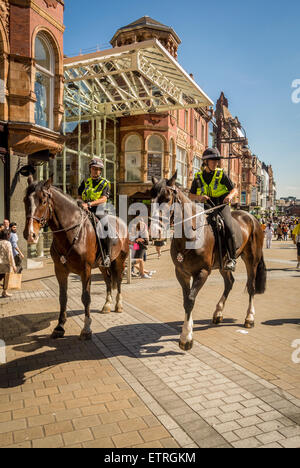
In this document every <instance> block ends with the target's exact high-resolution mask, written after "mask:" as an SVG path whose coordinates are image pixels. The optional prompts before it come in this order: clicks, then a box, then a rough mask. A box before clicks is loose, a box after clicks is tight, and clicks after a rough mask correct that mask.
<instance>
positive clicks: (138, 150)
mask: <svg viewBox="0 0 300 468" xmlns="http://www.w3.org/2000/svg"><path fill="white" fill-rule="evenodd" d="M132 137H136V138H137V141H138V142H139V145H138V147H137V148H136V149H133V150H129V151H128V150H127V149H126V148H127V145H128V141H129V140H130V139H131V138H132ZM124 149H125V151H124V156H125V157H124V163H125V182H128V183H141V182H142V142H141V140H140V137H139V135H138V134H133V135H128V136H127V138H126V140H125V145H124ZM130 155H131V156H133V155H135V156H137V155H139V160H140V165H139V166H135V167H137V169H139V174H140V175H139V179H138V180H128V170H127V157H129V156H130Z"/></svg>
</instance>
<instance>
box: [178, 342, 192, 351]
mask: <svg viewBox="0 0 300 468" xmlns="http://www.w3.org/2000/svg"><path fill="white" fill-rule="evenodd" d="M192 347H193V340H192V341H187V342H186V343H183V342H182V341H179V348H180V349H182V350H183V351H189V350H190V349H192Z"/></svg>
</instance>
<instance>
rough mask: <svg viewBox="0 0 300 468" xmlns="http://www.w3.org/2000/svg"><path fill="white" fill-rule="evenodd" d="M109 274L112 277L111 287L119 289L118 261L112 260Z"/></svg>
mask: <svg viewBox="0 0 300 468" xmlns="http://www.w3.org/2000/svg"><path fill="white" fill-rule="evenodd" d="M108 271H109V274H110V277H111V287H112V289H113V290H114V289H117V286H118V271H117V262H116V261H112V262H111V265H110V268H109V270H108Z"/></svg>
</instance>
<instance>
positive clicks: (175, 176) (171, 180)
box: [167, 171, 177, 187]
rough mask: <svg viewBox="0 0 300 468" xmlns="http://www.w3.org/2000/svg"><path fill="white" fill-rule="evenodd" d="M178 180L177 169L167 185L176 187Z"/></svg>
mask: <svg viewBox="0 0 300 468" xmlns="http://www.w3.org/2000/svg"><path fill="white" fill-rule="evenodd" d="M176 180H177V171H176V172H175V174H174V175H173V176H172V177H171V179H169V180H168V182H167V186H168V187H174V185H175V182H176Z"/></svg>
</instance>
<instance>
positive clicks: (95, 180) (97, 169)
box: [78, 157, 111, 268]
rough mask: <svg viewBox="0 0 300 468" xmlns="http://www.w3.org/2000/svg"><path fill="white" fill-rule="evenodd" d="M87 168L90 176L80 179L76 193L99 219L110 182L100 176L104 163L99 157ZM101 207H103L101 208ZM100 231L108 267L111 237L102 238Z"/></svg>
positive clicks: (105, 201) (104, 260)
mask: <svg viewBox="0 0 300 468" xmlns="http://www.w3.org/2000/svg"><path fill="white" fill-rule="evenodd" d="M89 168H90V177H89V178H88V179H87V180H85V181H84V180H83V181H82V183H81V185H80V187H79V189H78V195H79V196H80V197H81V199H82V200H83V203H82V205H81V206H82V208H83V209H84V210H87V211H91V212H92V213H94V214H95V215H96V216H97V218H99V219H101V218H102V217H103V215H104V207H105V205H106V203H107V201H108V199H109V196H110V182H109V181H108V180H106V179H105V178H104V177H102V170H103V168H104V164H103V161H102V159H101V158H97V157H94V158H93V159H92V160H91V161H90V164H89ZM101 207H102V208H103V209H102V210H101ZM99 212H100V214H99ZM100 232H101V230H100V231H99V232H98V229H97V235H98V237H100V238H99V243H101V247H102V248H104V249H103V250H104V252H103V257H104V258H103V259H102V261H103V266H104V267H106V268H108V267H110V265H111V239H110V238H109V236H106V237H105V238H104V239H102V238H101V236H100V234H99V233H100Z"/></svg>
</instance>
